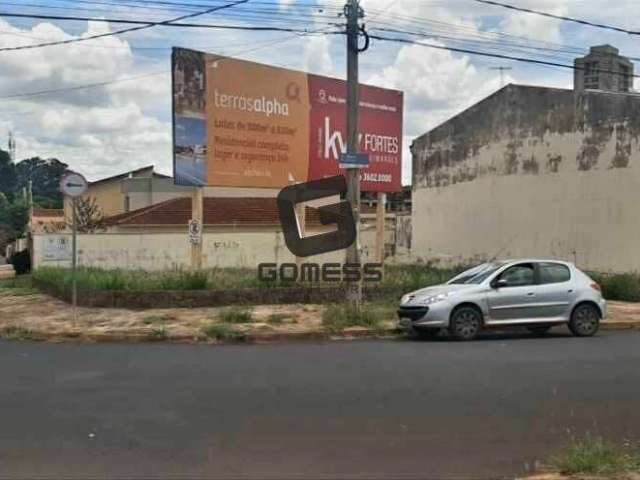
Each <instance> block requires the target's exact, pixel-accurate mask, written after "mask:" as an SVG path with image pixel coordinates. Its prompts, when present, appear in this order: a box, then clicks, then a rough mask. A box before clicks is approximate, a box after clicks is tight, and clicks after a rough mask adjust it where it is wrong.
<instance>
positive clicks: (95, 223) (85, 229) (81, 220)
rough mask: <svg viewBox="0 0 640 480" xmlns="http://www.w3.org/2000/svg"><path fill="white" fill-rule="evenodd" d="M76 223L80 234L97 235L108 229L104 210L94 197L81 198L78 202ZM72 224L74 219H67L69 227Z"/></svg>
mask: <svg viewBox="0 0 640 480" xmlns="http://www.w3.org/2000/svg"><path fill="white" fill-rule="evenodd" d="M76 221H77V228H78V232H80V233H95V232H98V231H101V230H105V229H106V225H105V222H104V215H103V213H102V209H101V208H100V207H99V206H98V203H97V202H96V199H95V198H93V197H86V198H82V197H79V198H78V199H77V200H76ZM72 222H73V218H68V219H67V223H68V225H69V226H71V225H72Z"/></svg>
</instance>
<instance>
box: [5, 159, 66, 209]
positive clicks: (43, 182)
mask: <svg viewBox="0 0 640 480" xmlns="http://www.w3.org/2000/svg"><path fill="white" fill-rule="evenodd" d="M67 168H68V165H67V164H66V163H63V162H61V161H60V160H57V159H55V158H49V159H46V160H45V159H42V158H40V157H32V158H28V159H25V160H22V161H20V162H18V163H17V164H16V166H15V172H16V181H15V189H14V191H15V192H16V194H19V193H20V192H21V191H22V189H23V188H27V187H28V186H29V181H31V188H32V191H33V195H34V199H35V200H38V202H37V204H38V205H41V204H42V206H46V207H48V208H62V194H61V193H60V178H61V177H62V175H63V174H64V173H65V172H66V171H67Z"/></svg>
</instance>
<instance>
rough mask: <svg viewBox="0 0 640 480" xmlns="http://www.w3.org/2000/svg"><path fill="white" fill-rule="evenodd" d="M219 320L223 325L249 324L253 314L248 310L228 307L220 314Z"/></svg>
mask: <svg viewBox="0 0 640 480" xmlns="http://www.w3.org/2000/svg"><path fill="white" fill-rule="evenodd" d="M220 320H221V321H222V322H223V323H251V322H253V312H252V310H251V309H250V308H245V307H229V308H225V309H224V310H222V311H221V312H220Z"/></svg>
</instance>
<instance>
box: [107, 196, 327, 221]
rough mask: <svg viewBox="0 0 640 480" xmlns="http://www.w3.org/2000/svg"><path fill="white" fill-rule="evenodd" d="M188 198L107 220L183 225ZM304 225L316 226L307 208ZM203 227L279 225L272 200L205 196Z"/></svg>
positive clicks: (314, 216)
mask: <svg viewBox="0 0 640 480" xmlns="http://www.w3.org/2000/svg"><path fill="white" fill-rule="evenodd" d="M191 217H192V215H191V198H190V197H182V198H175V199H172V200H167V201H164V202H161V203H157V204H155V205H151V206H149V207H144V208H140V209H138V210H134V211H131V212H127V213H122V214H119V215H115V216H113V217H109V218H107V219H106V224H107V225H110V226H116V225H117V226H144V225H155V226H174V225H186V224H187V223H188V222H189V220H190V219H191ZM306 223H307V224H309V225H312V224H315V225H317V224H319V223H320V221H319V217H318V214H317V211H315V210H310V209H307V213H306ZM204 224H205V225H279V224H280V216H279V214H278V207H277V205H276V199H275V198H261V197H249V198H236V197H232V198H229V197H207V198H205V199H204Z"/></svg>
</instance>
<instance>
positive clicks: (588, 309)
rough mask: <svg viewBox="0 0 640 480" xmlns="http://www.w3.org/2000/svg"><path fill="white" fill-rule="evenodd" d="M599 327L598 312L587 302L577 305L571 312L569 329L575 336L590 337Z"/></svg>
mask: <svg viewBox="0 0 640 480" xmlns="http://www.w3.org/2000/svg"><path fill="white" fill-rule="evenodd" d="M598 328H600V312H599V311H598V309H597V308H596V307H594V306H593V305H591V304H589V303H583V304H582V305H578V306H577V307H576V308H575V309H574V310H573V313H572V314H571V320H569V330H571V333H573V334H574V335H575V336H576V337H590V336H592V335H595V333H596V332H597V331H598Z"/></svg>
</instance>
